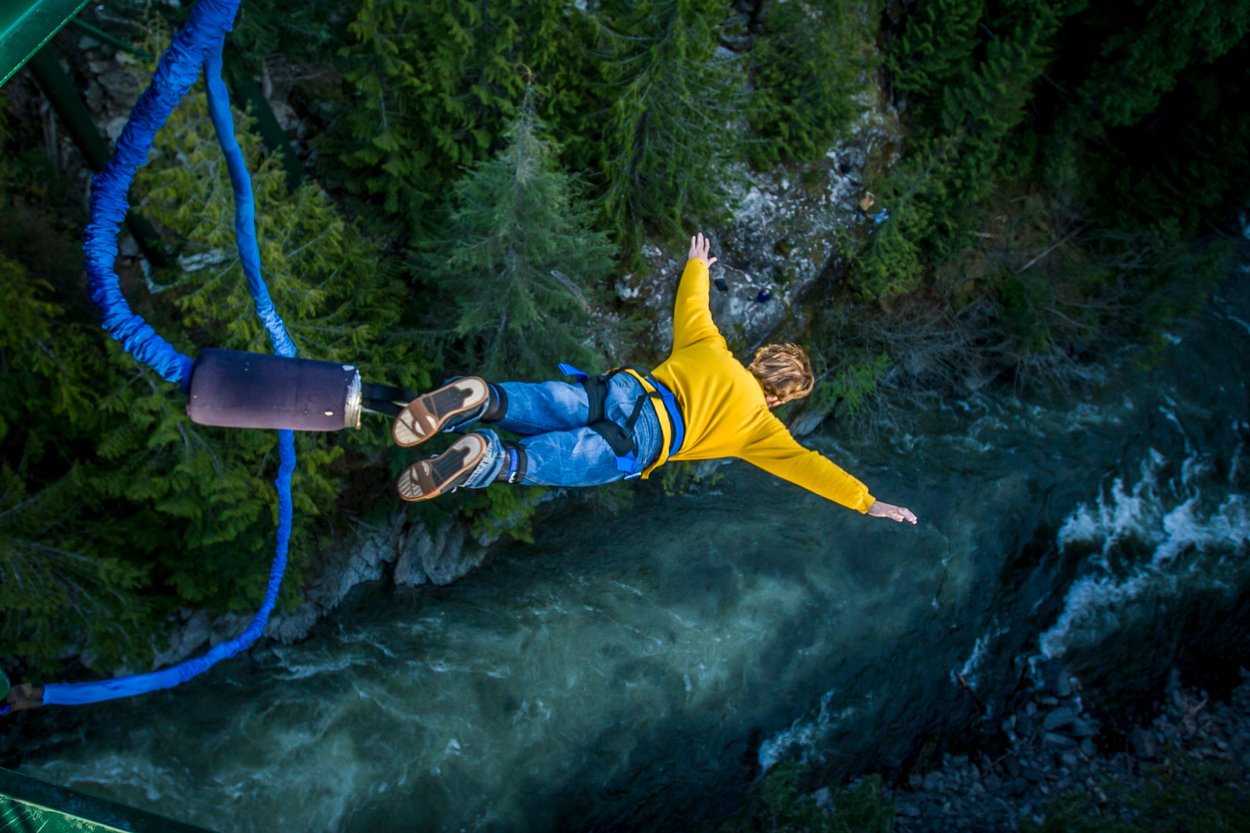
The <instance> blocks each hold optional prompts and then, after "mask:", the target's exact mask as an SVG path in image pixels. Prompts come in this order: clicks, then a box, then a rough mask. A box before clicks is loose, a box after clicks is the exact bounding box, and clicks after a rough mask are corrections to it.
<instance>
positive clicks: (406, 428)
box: [391, 376, 490, 448]
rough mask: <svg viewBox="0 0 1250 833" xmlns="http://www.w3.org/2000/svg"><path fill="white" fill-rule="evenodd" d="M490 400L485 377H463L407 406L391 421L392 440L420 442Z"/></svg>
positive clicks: (403, 443) (405, 443)
mask: <svg viewBox="0 0 1250 833" xmlns="http://www.w3.org/2000/svg"><path fill="white" fill-rule="evenodd" d="M489 401H490V386H489V385H488V384H486V380H485V379H481V378H479V377H477V376H464V377H462V378H459V379H457V380H456V381H454V382H452V383H451V384H449V385H444V386H443V387H441V388H439V389H438V390H435V391H431V392H430V393H427V394H424V395H423V396H418V397H417V398H416V399H414V400H412V401H411V402H409V403H408V404H407V405H406V406H404V409H403V410H402V411H400V412H399V414H398V415H397V416H396V417H395V421H394V422H393V423H391V439H392V440H394V441H395V445H397V446H399V447H400V448H411V447H412V446H414V445H420V444H421V443H423V442H425V441H426V440H428V439H429V438H430V437H432V436H434V435H435V434H437V433H438V432H439V431H441V430H443V426H445V425H446V424H447V423H448V422H450V421H451V420H452V419H454V418H455V417H457V416H461V415H463V414H468V413H471V412H473V411H476V410H477V409H479V408H481V407H482V406H483V405H485V404H486V403H487V402H489Z"/></svg>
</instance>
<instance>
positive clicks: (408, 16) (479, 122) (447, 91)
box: [331, 0, 574, 233]
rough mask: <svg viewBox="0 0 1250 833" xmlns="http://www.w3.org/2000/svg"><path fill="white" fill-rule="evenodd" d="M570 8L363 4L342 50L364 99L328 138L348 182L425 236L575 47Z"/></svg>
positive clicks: (517, 3) (460, 0)
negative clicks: (449, 195) (451, 191)
mask: <svg viewBox="0 0 1250 833" xmlns="http://www.w3.org/2000/svg"><path fill="white" fill-rule="evenodd" d="M565 13H566V10H565V4H564V3H561V2H558V0H541V2H521V0H486V2H478V1H477V0H364V2H363V3H361V5H360V8H359V10H358V12H357V14H356V18H355V20H354V21H353V22H352V23H351V25H350V27H349V29H350V32H351V34H352V35H353V36H354V39H355V42H354V43H353V44H352V45H351V46H349V47H348V48H347V49H345V50H344V57H345V58H346V60H347V64H348V70H347V75H346V78H347V81H348V83H349V84H350V85H351V87H352V88H353V90H354V96H355V98H356V99H357V100H358V102H359V104H358V105H357V106H354V107H352V108H351V109H350V110H349V111H348V113H347V115H346V119H345V123H344V126H345V130H346V135H343V136H340V137H339V138H338V139H337V140H336V141H334V142H332V143H331V149H332V151H333V153H334V155H335V156H337V157H338V158H339V159H340V160H341V161H342V163H343V164H344V165H346V167H347V168H348V169H349V170H350V171H352V172H353V174H352V175H351V176H348V177H345V182H346V184H347V185H348V186H349V187H355V188H357V189H358V190H360V191H361V192H362V193H363V194H365V195H367V196H371V197H374V198H377V199H380V200H381V203H382V207H383V210H384V211H385V212H386V213H387V214H388V215H390V216H391V217H393V218H397V219H398V221H399V222H400V224H401V226H402V227H403V228H405V229H407V230H408V231H409V232H410V233H415V232H417V231H428V230H429V229H430V228H431V227H432V226H431V223H430V222H429V220H430V209H431V208H432V207H436V206H437V205H438V203H439V201H440V199H441V194H443V193H444V191H445V189H446V188H447V187H448V185H449V184H450V182H451V181H452V180H454V179H455V178H456V177H457V176H458V175H459V172H460V170H461V169H462V168H463V167H465V166H468V165H471V164H473V163H474V162H477V161H479V160H481V159H484V158H486V157H487V156H488V155H489V154H490V153H491V152H493V151H494V150H496V149H497V148H498V146H499V143H500V138H501V135H502V132H503V129H504V126H505V124H506V122H507V120H508V119H509V118H510V117H512V116H513V115H514V112H515V111H514V102H515V101H517V100H518V98H519V97H520V95H521V93H522V91H523V89H524V86H525V82H526V75H527V74H536V75H537V76H539V77H545V76H546V75H547V74H548V72H547V68H548V66H549V65H552V64H556V63H557V59H558V58H559V57H560V54H561V51H562V50H567V51H570V52H571V51H572V48H573V46H574V42H573V41H572V40H571V38H570V33H569V30H568V27H565V26H562V25H561V23H562V21H563V20H564V17H565ZM551 74H552V75H555V74H556V73H555V71H553V72H552V73H551Z"/></svg>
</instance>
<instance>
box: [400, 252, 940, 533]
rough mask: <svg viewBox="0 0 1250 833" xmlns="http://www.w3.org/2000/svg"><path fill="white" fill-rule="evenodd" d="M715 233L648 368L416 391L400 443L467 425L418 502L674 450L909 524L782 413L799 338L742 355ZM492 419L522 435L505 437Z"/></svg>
mask: <svg viewBox="0 0 1250 833" xmlns="http://www.w3.org/2000/svg"><path fill="white" fill-rule="evenodd" d="M710 250H711V244H710V243H709V241H708V240H707V238H706V237H704V236H703V234H702V233H700V234H697V235H695V236H694V237H692V238H691V240H690V254H689V257H688V259H687V261H686V267H685V269H684V270H683V272H682V277H681V283H680V284H679V286H678V288H677V299H676V302H675V307H674V310H673V348H672V352H671V353H670V354H669V356H668V358H667V359H666V360H665V361H664V362H663V363H662V364H661V365H660V366H659V367H657V368H656V369H655V370H653V371H652V372H650V373H646V372H644V371H640V370H638V369H636V368H632V367H624V368H618V369H615V370H612V371H609V372H608V373H605V374H602V375H600V376H588V375H587V374H585V373H582V372H581V371H579V370H577V369H576V368H572V367H570V366H568V365H563V364H562V365H561V366H560V367H561V370H562V371H563V372H565V373H566V374H567V375H569V376H572V377H574V378H576V379H578V380H579V381H578V383H577V384H573V383H569V382H556V381H552V382H542V383H525V382H501V383H492V382H487V381H486V380H484V379H482V378H481V377H478V376H464V377H460V378H458V379H453V380H452V381H451V382H449V383H448V384H446V385H444V386H443V387H441V388H438V389H437V390H434V391H431V392H429V393H427V394H424V395H423V396H420V397H417V398H416V399H414V400H413V401H412V402H410V403H408V404H407V405H406V406H405V407H404V408H403V410H402V411H401V412H400V413H399V415H398V416H397V417H396V418H395V421H394V423H393V425H392V427H391V436H392V438H393V439H394V441H395V443H396V444H397V445H399V446H404V447H411V446H416V445H419V444H421V443H424V442H425V441H426V440H429V439H430V438H431V437H433V436H434V435H435V434H438V433H443V432H450V433H463V434H464V436H463V437H461V438H460V439H458V440H456V441H455V442H454V443H452V445H451V446H450V447H449V448H448V449H447V450H446V451H444V452H443V453H441V454H439V455H437V456H435V457H431V458H429V459H425V460H419V461H417V462H416V463H413V464H412V465H411V466H409V467H408V468H407V469H406V470H405V471H404V472H403V474H401V475H400V478H399V481H398V484H397V488H398V491H399V495H400V497H401V498H403V499H404V500H407V501H421V500H429V499H431V498H435V497H438V496H439V495H443V494H446V493H448V492H451V491H454V490H456V489H458V488H461V487H467V488H471V489H484V488H487V487H488V486H490V485H491V484H494V483H511V484H530V485H543V486H599V485H603V484H606V483H612V482H615V481H618V480H624V479H630V478H635V477H638V478H643V479H645V478H647V477H649V476H650V475H651V474H652V473H653V472H654V471H655V470H656V469H657V468H659V467H660V466H662V465H664V464H665V463H667V462H668V461H670V460H713V459H721V458H726V457H734V458H738V459H741V460H746V461H747V462H749V463H752V464H754V465H756V466H758V467H759V468H761V469H763V470H764V471H767V472H769V473H770V474H773V475H776V476H777V477H780V478H782V479H784V480H788V481H790V482H791V483H794V484H796V485H798V486H802V487H803V488H805V489H807V490H808V491H811V492H814V493H815V494H817V495H820V496H821V497H823V498H827V499H828V500H831V501H833V502H835V503H838V504H841V505H842V506H846V507H848V508H850V509H854V510H856V511H858V512H861V513H863V514H866V515H871V516H873V517H878V518H888V519H889V520H892V521H896V522H902V521H906V522H908V523H911V524H915V523H916V522H917V519H916V515H915V514H914V513H913V512H912V511H911V510H910V509H907V508H906V507H903V506H895V505H893V504H890V503H886V502H884V501H880V500H877V499H876V498H874V497H873V496H872V494H871V493H870V492H869V491H868V488H867V487H866V486H865V485H864V484H863V483H861V482H860V481H859V480H857V479H856V478H854V477H852V476H851V475H850V474H848V473H847V472H845V471H843V470H842V469H841V468H840V467H839V466H837V465H836V464H835V463H833V462H832V461H831V460H829V459H827V458H825V457H823V456H822V455H820V454H819V453H817V452H815V451H811V450H809V449H806V448H804V447H803V446H802V445H800V444H799V443H798V441H796V440H795V439H794V437H793V436H791V434H790V432H789V430H788V429H787V428H786V426H785V424H784V423H782V422H781V420H779V419H777V417H776V416H774V415H773V414H772V413H771V411H772V409H774V408H776V407H777V406H778V405H781V404H783V403H785V402H789V401H791V400H794V399H799V398H802V397H804V396H807V395H808V394H809V393H811V391H812V388H813V386H814V384H815V381H814V379H813V375H812V367H811V362H810V361H809V360H808V358H807V355H806V353H804V352H803V350H802V348H800V347H798V346H796V345H793V344H770V345H766V346H764V347H761V348H760V349H759V350H758V351H756V353H755V356H754V358H753V360H752V362H751V364H750V365H748V366H743V365H742V364H741V363H740V362H739V361H738V360H737V359H736V358H734V356H733V354H732V353H731V352H730V351H729V346H728V344H727V343H726V342H725V338H724V336H722V335H721V334H720V331H719V330H718V329H717V328H716V324H715V323H714V322H713V320H712V312H711V308H710V306H709V302H708V293H709V273H708V269H709V267H710V266H711V265H712V264H713V263H715V262H716V258H711V259H709V258H708V254H709V252H710ZM485 426H494V427H497V428H501V429H504V430H506V431H508V432H510V433H512V434H516V435H519V436H521V437H522V439H521V440H520V441H519V442H510V441H502V440H500V438H499V436H498V435H497V434H496V433H495V431H494V430H493V428H491V427H485Z"/></svg>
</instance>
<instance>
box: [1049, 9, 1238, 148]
mask: <svg viewBox="0 0 1250 833" xmlns="http://www.w3.org/2000/svg"><path fill="white" fill-rule="evenodd" d="M1073 28H1074V29H1075V30H1076V31H1074V32H1072V34H1073V35H1074V36H1076V37H1077V38H1079V40H1080V42H1081V43H1083V44H1085V43H1090V44H1096V47H1095V48H1096V53H1095V56H1096V57H1095V58H1094V60H1093V62H1092V65H1088V69H1087V70H1086V73H1087V74H1086V75H1085V77H1084V78H1083V79H1082V80H1081V81H1080V83H1079V86H1077V87H1076V88H1075V89H1076V90H1077V95H1078V96H1079V98H1080V100H1081V102H1082V103H1083V104H1084V105H1085V108H1083V109H1085V110H1086V112H1089V111H1093V112H1096V113H1097V114H1098V119H1097V123H1100V124H1105V125H1107V126H1112V127H1116V126H1125V125H1130V124H1134V123H1136V122H1138V121H1139V120H1141V119H1142V118H1144V117H1146V116H1148V115H1149V114H1150V113H1151V112H1153V111H1155V110H1156V108H1157V107H1158V105H1159V103H1160V101H1161V100H1162V98H1163V96H1164V94H1165V93H1167V92H1169V91H1171V90H1172V89H1173V88H1174V87H1175V86H1176V84H1177V81H1178V79H1179V78H1180V76H1181V75H1182V74H1183V73H1184V72H1185V71H1186V70H1187V69H1189V68H1191V67H1194V66H1199V65H1202V64H1208V63H1210V62H1212V61H1214V60H1215V59H1216V58H1219V57H1220V56H1221V55H1223V54H1224V53H1225V52H1228V51H1229V50H1230V49H1232V48H1233V47H1234V46H1236V45H1237V44H1238V43H1239V42H1240V41H1241V40H1242V39H1243V38H1244V37H1245V35H1246V33H1247V32H1248V31H1250V3H1247V2H1245V0H1233V2H1229V0H1189V2H1185V3H1171V2H1167V0H1152V1H1151V2H1129V1H1128V0H1119V2H1112V3H1105V2H1104V3H1094V4H1091V8H1090V10H1089V13H1088V14H1087V15H1085V16H1084V17H1083V18H1082V19H1081V20H1080V21H1078V25H1077V26H1075V27H1073ZM1076 66H1081V65H1080V64H1077V65H1076ZM1082 68H1083V67H1082ZM1064 80H1066V79H1064ZM1061 83H1062V81H1061Z"/></svg>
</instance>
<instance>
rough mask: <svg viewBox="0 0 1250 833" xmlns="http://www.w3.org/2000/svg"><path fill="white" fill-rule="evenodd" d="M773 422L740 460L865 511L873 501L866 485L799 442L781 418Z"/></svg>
mask: <svg viewBox="0 0 1250 833" xmlns="http://www.w3.org/2000/svg"><path fill="white" fill-rule="evenodd" d="M772 422H773V424H774V425H773V426H772V427H771V430H767V431H766V432H765V433H764V434H763V436H761V437H760V438H759V439H757V440H755V441H753V442H752V443H750V444H749V445H748V446H747V447H746V448H745V449H743V452H742V455H741V457H742V459H743V460H746V461H747V462H748V463H751V464H752V465H755V466H759V467H760V468H761V469H763V470H764V471H766V472H768V473H769V474H772V475H776V476H777V477H780V478H781V479H782V480H789V481H790V482H791V483H793V484H795V485H796V486H802V487H803V488H804V489H807V490H808V491H809V492H812V493H814V494H817V495H820V496H821V497H823V498H825V499H826V500H831V501H833V502H834V503H838V504H841V505H842V506H845V507H847V508H848V509H854V510H855V511H856V512H860V513H866V512H867V511H868V509H869V507H871V506H872V505H873V503H875V502H876V498H874V497H873V496H872V495H871V494H870V493H869V491H868V487H867V486H865V485H864V484H863V483H861V482H859V480H857V479H855V478H854V477H852V476H851V475H850V474H848V473H847V472H846V471H844V470H843V469H842V468H840V467H839V466H837V465H836V464H835V463H833V462H832V461H831V460H829V459H828V458H827V457H824V456H822V455H821V454H819V453H817V452H815V451H812V450H811V449H808V448H804V447H803V446H801V445H799V443H798V442H797V441H796V440H795V439H794V437H792V436H790V432H789V431H788V430H786V427H785V425H784V424H783V423H782V422H781V421H780V420H772Z"/></svg>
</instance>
